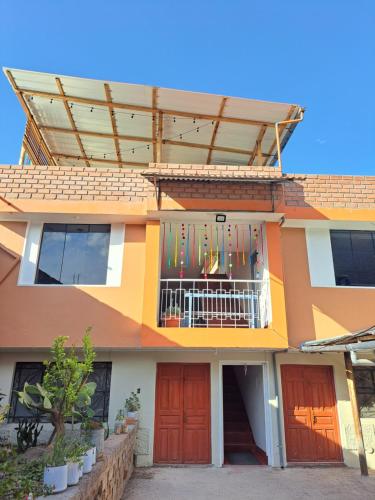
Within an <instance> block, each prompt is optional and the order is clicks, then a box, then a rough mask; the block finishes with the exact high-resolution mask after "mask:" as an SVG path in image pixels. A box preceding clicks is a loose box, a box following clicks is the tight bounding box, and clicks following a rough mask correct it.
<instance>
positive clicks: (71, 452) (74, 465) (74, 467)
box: [65, 440, 84, 486]
mask: <svg viewBox="0 0 375 500" xmlns="http://www.w3.org/2000/svg"><path fill="white" fill-rule="evenodd" d="M83 453H84V447H83V446H82V444H81V443H80V442H79V441H78V440H74V441H73V440H72V441H69V442H67V444H66V452H65V458H66V462H67V466H68V486H73V485H75V484H78V481H79V478H80V477H81V476H82V474H83V473H82V474H81V473H80V469H81V468H82V463H83V459H82V454H83Z"/></svg>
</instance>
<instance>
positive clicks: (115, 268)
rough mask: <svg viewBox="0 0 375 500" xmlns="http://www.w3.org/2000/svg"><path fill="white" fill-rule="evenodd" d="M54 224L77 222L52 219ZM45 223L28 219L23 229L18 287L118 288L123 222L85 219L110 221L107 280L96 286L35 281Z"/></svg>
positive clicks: (120, 277)
mask: <svg viewBox="0 0 375 500" xmlns="http://www.w3.org/2000/svg"><path fill="white" fill-rule="evenodd" d="M53 222H54V223H56V224H60V223H61V224H77V220H74V221H72V220H71V219H69V220H60V221H53ZM44 223H49V221H44V222H29V223H28V225H27V229H26V234H25V238H24V246H23V251H22V259H21V265H20V270H19V275H18V282H17V286H32V287H48V288H54V287H59V288H62V287H65V288H66V287H79V288H86V287H89V288H91V287H95V288H102V287H121V284H122V271H123V260H124V250H125V224H124V223H112V222H104V221H100V222H99V223H98V222H97V221H96V220H93V221H90V222H87V224H95V225H96V224H109V225H110V238H109V252H108V259H107V279H106V283H105V284H101V285H95V284H87V285H85V284H55V283H51V284H44V283H35V280H36V273H37V266H38V261H39V255H40V249H41V243H42V236H43V227H44Z"/></svg>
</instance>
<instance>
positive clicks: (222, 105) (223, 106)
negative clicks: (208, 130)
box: [207, 97, 228, 165]
mask: <svg viewBox="0 0 375 500" xmlns="http://www.w3.org/2000/svg"><path fill="white" fill-rule="evenodd" d="M227 99H228V98H227V97H223V99H222V100H221V103H220V108H219V114H218V117H219V119H218V120H217V121H216V123H215V126H214V130H213V132H212V137H211V143H210V146H211V148H210V149H209V151H208V155H207V165H209V164H210V163H211V157H212V151H213V149H212V147H213V146H214V144H215V140H216V135H217V131H218V129H219V125H220V118H221V117H222V115H223V111H224V108H225V104H226V102H227Z"/></svg>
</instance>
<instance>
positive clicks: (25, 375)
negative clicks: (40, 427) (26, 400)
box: [9, 363, 48, 422]
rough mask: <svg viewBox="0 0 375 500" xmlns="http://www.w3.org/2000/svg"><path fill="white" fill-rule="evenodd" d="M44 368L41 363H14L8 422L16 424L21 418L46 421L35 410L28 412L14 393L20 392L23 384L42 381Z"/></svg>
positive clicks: (44, 417) (45, 418)
mask: <svg viewBox="0 0 375 500" xmlns="http://www.w3.org/2000/svg"><path fill="white" fill-rule="evenodd" d="M44 370H45V366H44V365H43V363H16V369H15V372H14V378H13V387H12V396H11V398H10V401H11V403H10V410H9V421H10V422H17V421H18V420H21V419H23V418H32V419H38V420H42V421H48V417H46V416H45V415H44V416H43V417H41V416H40V415H39V413H38V411H37V410H29V409H27V408H26V406H23V405H21V404H20V403H19V402H18V397H17V394H16V393H15V392H14V391H21V390H22V389H23V386H24V385H25V382H28V383H29V384H33V385H35V384H37V383H40V382H41V381H42V378H43V374H44Z"/></svg>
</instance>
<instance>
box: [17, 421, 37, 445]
mask: <svg viewBox="0 0 375 500" xmlns="http://www.w3.org/2000/svg"><path fill="white" fill-rule="evenodd" d="M15 430H16V431H17V449H18V451H19V452H24V451H26V450H27V449H28V448H30V447H31V446H36V445H37V442H38V437H39V435H40V433H41V432H42V430H43V425H42V426H40V424H39V423H38V422H32V421H30V420H28V419H26V418H24V419H23V420H20V421H19V422H18V426H17V427H16V428H15Z"/></svg>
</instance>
